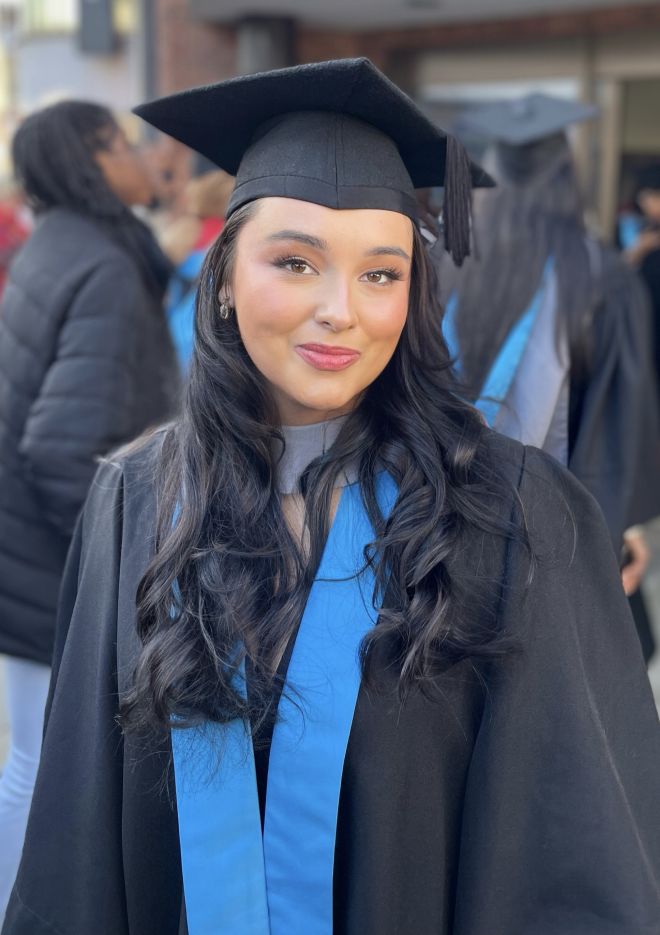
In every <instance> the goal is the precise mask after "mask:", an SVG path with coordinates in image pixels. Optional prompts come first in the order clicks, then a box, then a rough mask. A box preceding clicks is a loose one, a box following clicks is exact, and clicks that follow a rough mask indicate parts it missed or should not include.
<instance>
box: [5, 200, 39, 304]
mask: <svg viewBox="0 0 660 935" xmlns="http://www.w3.org/2000/svg"><path fill="white" fill-rule="evenodd" d="M31 229H32V219H31V217H30V212H29V211H28V209H27V207H26V206H25V204H24V202H23V200H22V198H21V197H20V193H19V192H17V191H16V190H15V188H14V187H13V186H12V187H8V188H7V189H6V191H5V192H4V193H3V194H0V298H1V297H2V293H3V292H4V290H5V283H6V281H7V273H8V270H9V264H10V263H11V261H12V259H13V257H14V255H15V254H16V253H17V251H18V249H19V247H20V246H21V245H22V244H23V243H25V241H26V240H27V238H28V237H29V235H30V231H31Z"/></svg>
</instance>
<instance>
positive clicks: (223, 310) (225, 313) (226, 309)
mask: <svg viewBox="0 0 660 935" xmlns="http://www.w3.org/2000/svg"><path fill="white" fill-rule="evenodd" d="M232 311H233V309H232V307H231V305H229V304H228V303H227V302H221V303H220V318H222V320H223V321H227V319H228V318H229V317H230V315H231V313H232Z"/></svg>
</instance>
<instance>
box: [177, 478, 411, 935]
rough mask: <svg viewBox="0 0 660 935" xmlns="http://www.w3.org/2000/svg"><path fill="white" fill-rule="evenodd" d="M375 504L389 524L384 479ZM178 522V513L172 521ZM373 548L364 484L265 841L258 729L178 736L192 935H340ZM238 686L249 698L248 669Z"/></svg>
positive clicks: (288, 719) (311, 645)
mask: <svg viewBox="0 0 660 935" xmlns="http://www.w3.org/2000/svg"><path fill="white" fill-rule="evenodd" d="M377 497H378V501H379V504H380V507H381V511H382V513H383V515H384V516H388V515H389V513H390V511H391V509H392V506H393V504H394V502H395V500H396V497H397V487H396V484H395V483H394V481H393V480H392V478H391V477H390V476H389V475H388V474H386V473H382V474H380V475H379V477H378V481H377ZM177 516H178V510H176V511H175V517H174V520H173V521H174V522H176V518H177ZM373 538H374V531H373V529H372V528H371V524H370V522H369V519H368V517H367V514H366V510H365V508H364V505H363V503H362V496H361V490H360V487H359V485H350V486H348V487H345V488H344V490H343V492H342V495H341V499H340V502H339V507H338V510H337V515H336V517H335V521H334V523H333V525H332V527H331V529H330V533H329V535H328V541H327V543H326V547H325V550H324V554H323V558H322V560H321V565H320V568H319V572H318V575H317V577H316V580H315V582H314V584H313V586H312V589H311V592H310V596H309V600H308V602H307V606H306V608H305V612H304V614H303V619H302V622H301V625H300V629H299V632H298V637H297V639H296V643H295V646H294V651H293V655H292V659H291V663H290V666H289V670H288V673H287V685H288V688H287V691H286V692H285V694H284V695H283V696H282V700H281V702H280V709H279V711H280V715H281V720H280V721H279V722H278V724H277V725H276V727H275V731H274V734H273V743H272V748H271V755H270V767H269V776H268V794H267V801H266V822H265V831H264V837H263V838H262V833H261V822H260V815H259V801H258V792H257V782H256V773H255V765H254V752H253V748H252V739H251V734H250V729H249V727H248V726H246V725H245V724H244V722H242V721H234V722H232V723H230V724H227V725H217V724H206V725H204V726H203V727H199V728H192V729H189V730H173V731H172V751H173V756H174V772H175V784H176V797H177V811H178V820H179V840H180V848H181V863H182V869H183V880H184V891H185V899H186V912H187V918H188V930H189V935H225V933H226V935H311V933H312V932H313V933H314V935H332V927H333V918H332V889H333V868H334V851H335V838H336V828H337V813H338V808H339V795H340V791H341V779H342V772H343V767H344V759H345V755H346V748H347V746H348V739H349V735H350V730H351V725H352V722H353V714H354V711H355V705H356V702H357V696H358V692H359V689H360V665H359V657H358V651H359V646H360V643H361V641H362V639H363V637H364V635H365V634H366V633H367V632H368V630H369V629H371V627H372V626H373V625H374V624H375V623H376V621H377V618H378V609H377V607H375V606H374V603H373V592H374V584H375V582H374V575H373V572H372V571H371V570H370V569H363V566H364V555H363V550H364V546H365V545H366V544H367V543H368V542H370V541H372V540H373ZM361 569H362V570H361ZM360 570H361V572H360V574H359V576H358V575H357V574H356V573H357V572H358V571H360ZM239 678H240V679H241V680H242V690H243V691H244V690H245V676H244V670H243V669H241V671H240V673H239ZM264 855H265V861H264ZM264 864H265V866H264ZM266 881H267V883H268V886H266ZM269 917H270V920H269Z"/></svg>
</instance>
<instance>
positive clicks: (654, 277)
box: [619, 163, 660, 388]
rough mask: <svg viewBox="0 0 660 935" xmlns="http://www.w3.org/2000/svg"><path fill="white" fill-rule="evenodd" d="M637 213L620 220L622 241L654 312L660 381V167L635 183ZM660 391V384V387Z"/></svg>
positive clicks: (641, 175)
mask: <svg viewBox="0 0 660 935" xmlns="http://www.w3.org/2000/svg"><path fill="white" fill-rule="evenodd" d="M634 204H635V208H636V212H635V213H634V214H628V215H625V216H624V217H622V218H621V220H620V222H619V241H620V243H621V246H622V247H623V248H624V254H623V255H624V257H625V259H626V260H627V262H628V263H629V264H630V265H631V266H632V268H633V269H635V270H637V271H638V272H639V275H640V276H641V278H642V280H643V281H644V283H645V285H646V288H647V289H648V292H649V296H650V300H651V307H652V310H653V360H654V364H655V372H656V378H657V379H658V380H659V381H660V163H656V164H654V165H650V166H646V167H645V168H644V169H642V170H641V171H640V172H639V174H638V176H637V180H636V185H635V196H634ZM658 386H659V388H660V382H659V384H658Z"/></svg>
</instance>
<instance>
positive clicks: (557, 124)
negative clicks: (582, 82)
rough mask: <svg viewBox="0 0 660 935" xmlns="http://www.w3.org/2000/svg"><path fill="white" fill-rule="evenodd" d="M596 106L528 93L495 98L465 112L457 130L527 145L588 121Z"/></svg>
mask: <svg viewBox="0 0 660 935" xmlns="http://www.w3.org/2000/svg"><path fill="white" fill-rule="evenodd" d="M597 113H598V110H597V108H596V107H593V106H591V105H588V104H582V103H580V102H579V101H570V100H567V99H565V98H560V97H550V96H549V95H547V94H528V95H527V96H526V97H521V98H516V99H515V100H510V101H496V102H492V103H489V104H483V105H481V106H480V107H475V108H472V109H470V110H466V111H464V112H463V113H462V114H461V115H460V117H459V118H458V120H457V122H456V130H457V132H458V133H465V134H468V133H469V134H470V135H471V136H476V137H478V138H480V139H482V140H488V141H489V142H491V143H504V144H506V145H508V146H527V145H529V144H530V143H537V142H540V141H541V140H544V139H546V138H547V137H550V136H554V135H555V134H557V133H561V132H563V131H564V130H566V128H567V127H569V126H570V125H571V124H574V123H580V122H581V121H583V120H589V119H590V118H592V117H595V116H596V114H597Z"/></svg>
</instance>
